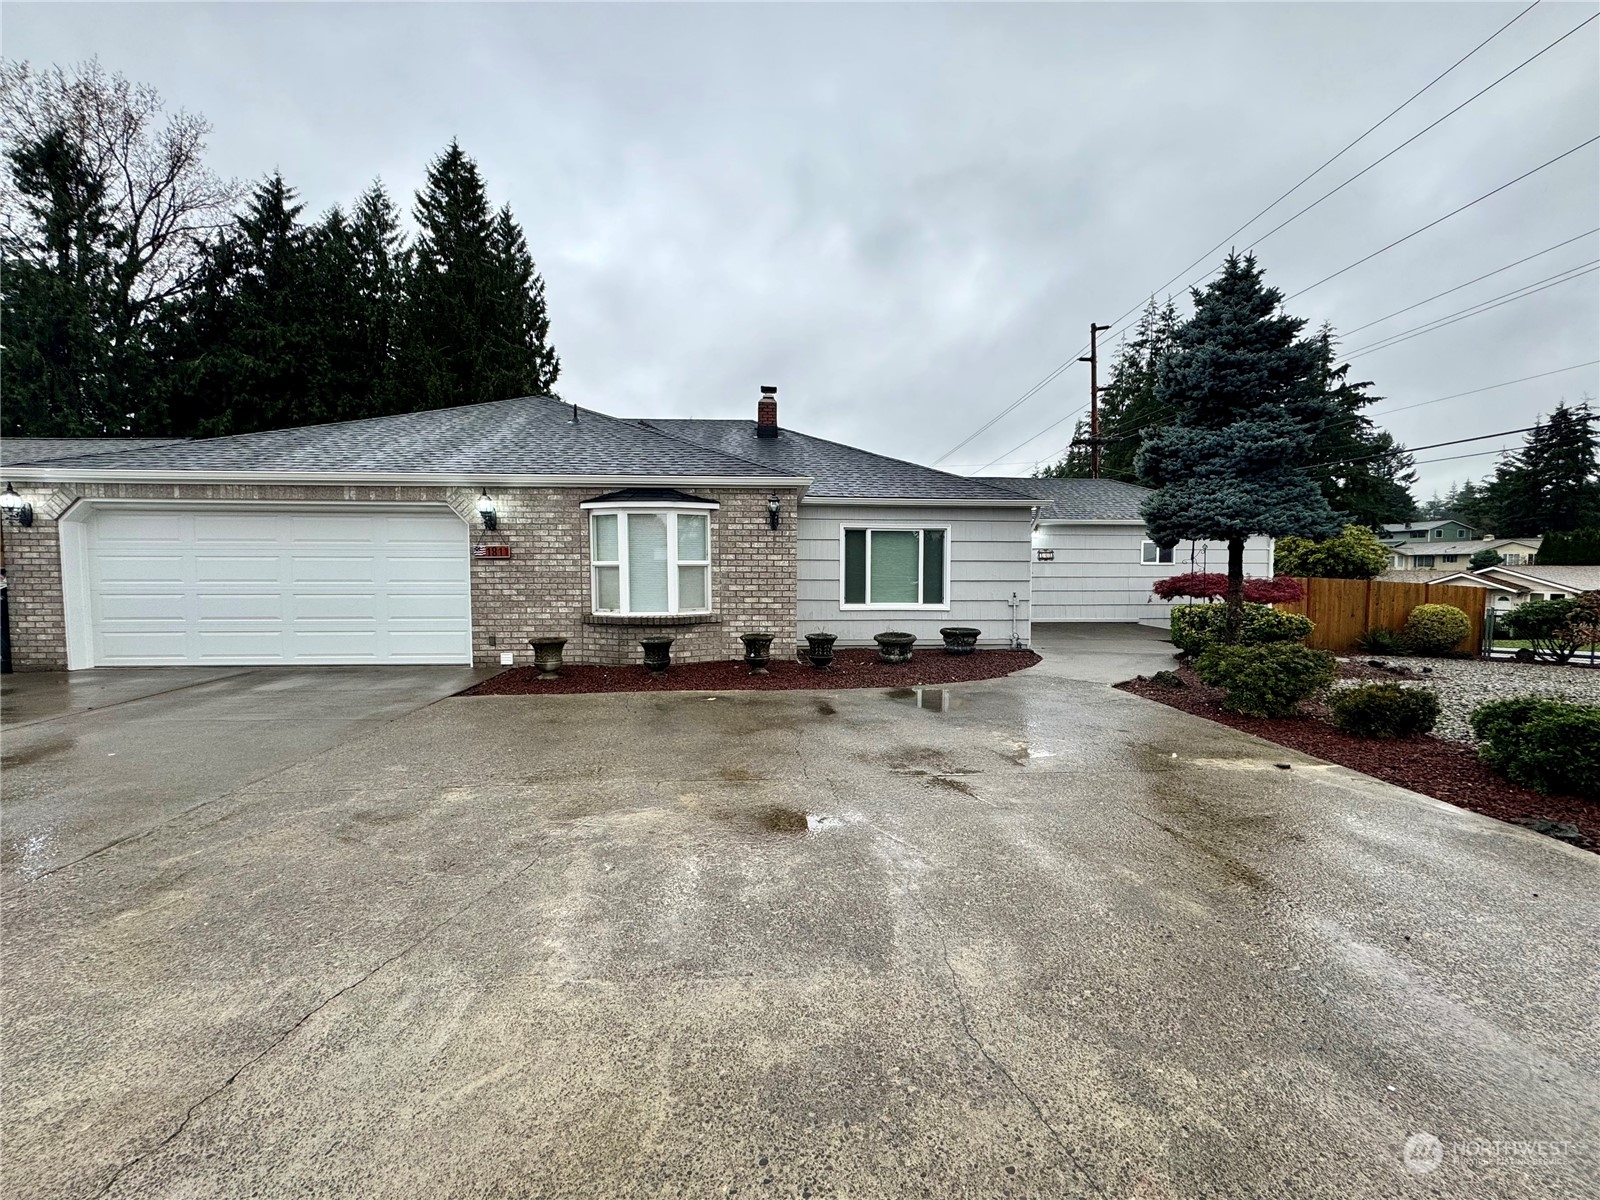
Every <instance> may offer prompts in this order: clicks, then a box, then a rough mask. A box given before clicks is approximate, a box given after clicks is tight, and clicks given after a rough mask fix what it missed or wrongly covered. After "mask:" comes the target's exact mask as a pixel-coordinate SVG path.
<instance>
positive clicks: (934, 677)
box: [460, 643, 1039, 696]
mask: <svg viewBox="0 0 1600 1200" xmlns="http://www.w3.org/2000/svg"><path fill="white" fill-rule="evenodd" d="M935 644H937V643H935ZM1038 661H1039V656H1038V655H1037V654H1035V653H1034V652H1033V651H1032V650H978V651H975V652H973V653H972V654H946V653H944V652H943V651H942V650H932V651H926V652H923V653H919V654H916V655H914V656H913V657H912V659H911V661H910V662H909V663H905V664H902V665H899V666H890V665H889V664H888V663H881V662H879V661H878V651H877V650H876V649H849V650H837V651H835V652H834V657H833V665H832V666H831V667H828V668H827V669H826V670H821V671H819V670H817V668H815V667H813V666H812V665H811V664H810V663H801V662H795V661H791V660H780V659H778V658H777V657H774V658H773V660H772V665H771V666H770V667H769V668H768V670H767V673H766V674H765V675H752V674H750V670H749V668H748V667H746V666H745V665H744V663H743V662H741V661H739V660H737V659H725V660H723V661H721V662H708V663H681V664H674V665H673V666H672V667H671V669H669V670H667V671H665V672H663V673H662V674H660V675H652V674H651V673H650V672H649V671H647V670H646V669H645V668H644V667H643V666H627V667H588V666H571V667H562V668H561V677H560V678H559V679H540V678H539V672H538V670H537V669H536V668H534V667H513V668H511V670H509V671H502V672H500V674H498V675H495V676H493V677H492V678H490V679H485V680H484V681H483V682H482V683H479V684H474V685H473V686H472V687H469V688H468V689H467V690H466V691H464V692H462V693H460V694H461V695H463V696H561V695H567V694H569V693H574V692H780V691H794V690H797V689H801V688H809V689H819V690H820V689H826V690H829V691H837V690H839V689H841V688H897V687H922V686H923V685H924V684H940V683H968V682H970V681H972V680H974V679H998V678H1000V676H1002V675H1010V674H1011V673H1012V672H1013V671H1020V670H1022V669H1023V668H1025V667H1031V666H1033V664H1034V663H1036V662H1038Z"/></svg>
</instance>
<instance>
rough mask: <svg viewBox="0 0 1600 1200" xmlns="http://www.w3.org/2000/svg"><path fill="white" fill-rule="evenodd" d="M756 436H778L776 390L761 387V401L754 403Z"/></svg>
mask: <svg viewBox="0 0 1600 1200" xmlns="http://www.w3.org/2000/svg"><path fill="white" fill-rule="evenodd" d="M756 436H757V437H760V438H774V437H777V436H778V389H777V388H775V387H766V386H763V387H762V389H761V399H760V400H758V401H757V402H756Z"/></svg>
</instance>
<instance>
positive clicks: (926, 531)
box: [840, 526, 950, 608]
mask: <svg viewBox="0 0 1600 1200" xmlns="http://www.w3.org/2000/svg"><path fill="white" fill-rule="evenodd" d="M840 532H841V540H842V542H843V545H842V547H841V552H842V557H843V564H842V565H843V571H842V572H841V593H842V594H841V603H842V605H843V607H845V608H948V607H949V606H950V605H949V601H948V600H947V598H946V593H947V581H948V579H949V575H950V563H949V544H950V531H949V528H948V527H946V526H933V527H930V528H912V527H909V526H894V527H888V528H881V527H880V528H872V527H867V526H842V527H841V531H840Z"/></svg>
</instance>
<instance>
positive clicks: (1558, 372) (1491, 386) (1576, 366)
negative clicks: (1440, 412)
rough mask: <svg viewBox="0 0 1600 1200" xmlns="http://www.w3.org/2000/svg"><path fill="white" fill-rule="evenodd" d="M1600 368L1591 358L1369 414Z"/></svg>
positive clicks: (1404, 409)
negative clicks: (1588, 368) (1585, 368)
mask: <svg viewBox="0 0 1600 1200" xmlns="http://www.w3.org/2000/svg"><path fill="white" fill-rule="evenodd" d="M1594 366H1600V358H1591V359H1590V360H1589V361H1588V362H1581V363H1573V364H1572V365H1571V366H1570V367H1557V368H1556V369H1555V370H1554V371H1541V372H1539V374H1537V375H1524V376H1523V377H1522V378H1521V379H1508V380H1506V381H1505V382H1504V383H1491V384H1487V385H1486V386H1484V387H1480V388H1472V389H1471V390H1470V391H1465V392H1454V393H1452V394H1450V395H1448V396H1436V397H1435V398H1434V399H1432V400H1419V401H1418V402H1417V403H1415V404H1403V405H1401V406H1400V407H1399V408H1389V409H1384V410H1382V411H1381V412H1374V413H1369V414H1368V415H1369V416H1373V417H1386V416H1389V415H1391V414H1392V413H1397V412H1408V411H1410V410H1411V409H1413V408H1426V407H1427V406H1428V405H1430V404H1442V403H1444V401H1446V400H1459V399H1461V397H1463V396H1476V395H1477V394H1478V393H1479V392H1492V391H1495V390H1496V389H1497V388H1503V387H1510V386H1511V385H1512V384H1516V383H1530V382H1532V381H1533V380H1535V379H1548V378H1549V377H1550V376H1551V375H1564V374H1566V373H1567V372H1568V371H1577V370H1581V369H1582V368H1584V367H1594Z"/></svg>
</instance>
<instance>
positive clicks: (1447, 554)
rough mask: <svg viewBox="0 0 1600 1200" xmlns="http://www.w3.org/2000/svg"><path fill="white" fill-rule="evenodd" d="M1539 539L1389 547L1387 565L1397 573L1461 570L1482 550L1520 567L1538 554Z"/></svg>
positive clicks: (1419, 543)
mask: <svg viewBox="0 0 1600 1200" xmlns="http://www.w3.org/2000/svg"><path fill="white" fill-rule="evenodd" d="M1540 540H1541V539H1539V538H1536V537H1531V538H1479V539H1478V540H1477V541H1458V542H1431V541H1430V542H1416V543H1404V544H1399V545H1391V547H1390V550H1391V552H1392V554H1391V558H1390V566H1391V567H1393V569H1394V570H1397V571H1411V570H1424V571H1425V570H1440V569H1442V570H1446V571H1451V570H1456V571H1464V570H1467V569H1468V568H1469V567H1470V565H1471V563H1472V556H1473V555H1474V554H1477V553H1478V552H1479V551H1482V550H1494V551H1496V552H1498V553H1499V555H1500V556H1501V558H1503V559H1504V560H1505V565H1506V566H1513V567H1514V566H1521V565H1523V564H1526V563H1530V562H1532V561H1533V556H1534V555H1535V554H1537V553H1538V552H1539V542H1540Z"/></svg>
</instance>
